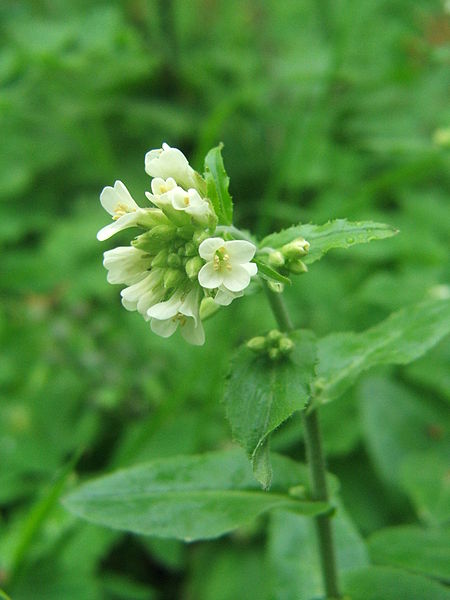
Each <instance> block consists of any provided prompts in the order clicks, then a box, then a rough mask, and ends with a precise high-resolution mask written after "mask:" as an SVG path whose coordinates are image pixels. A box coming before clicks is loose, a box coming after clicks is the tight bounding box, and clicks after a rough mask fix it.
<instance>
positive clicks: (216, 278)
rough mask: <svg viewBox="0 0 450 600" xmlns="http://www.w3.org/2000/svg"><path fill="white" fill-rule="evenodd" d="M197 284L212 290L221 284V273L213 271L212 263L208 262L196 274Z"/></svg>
mask: <svg viewBox="0 0 450 600" xmlns="http://www.w3.org/2000/svg"><path fill="white" fill-rule="evenodd" d="M198 282H199V283H200V285H201V286H202V287H204V288H206V289H209V290H212V289H213V288H216V287H219V285H221V284H222V282H223V273H221V272H220V271H216V270H215V269H214V266H213V263H212V262H208V263H206V265H203V267H202V268H201V269H200V271H199V273H198Z"/></svg>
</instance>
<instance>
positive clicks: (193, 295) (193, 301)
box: [179, 286, 201, 325]
mask: <svg viewBox="0 0 450 600" xmlns="http://www.w3.org/2000/svg"><path fill="white" fill-rule="evenodd" d="M200 296H201V288H200V287H199V286H195V288H193V289H192V290H191V291H190V292H189V293H188V295H187V296H186V298H185V299H184V301H183V304H182V305H181V306H180V308H179V312H180V313H181V314H182V315H185V316H186V317H192V318H193V319H194V323H195V325H197V323H198V320H199V310H200Z"/></svg>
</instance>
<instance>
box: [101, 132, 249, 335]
mask: <svg viewBox="0 0 450 600" xmlns="http://www.w3.org/2000/svg"><path fill="white" fill-rule="evenodd" d="M145 171H146V172H147V174H148V175H150V177H152V178H153V179H152V182H151V193H150V192H146V196H147V198H148V200H149V201H150V203H151V205H150V206H148V207H146V208H141V207H140V206H138V204H136V202H135V201H134V200H133V198H132V197H131V195H130V193H129V192H128V190H127V188H126V187H125V185H124V184H123V183H122V182H121V181H116V182H115V184H114V186H113V187H106V188H104V190H103V191H102V193H101V195H100V202H101V204H102V206H103V208H104V209H105V210H106V211H107V212H108V213H109V214H110V215H111V216H112V223H110V224H109V225H106V227H103V228H102V229H101V230H100V231H99V232H98V234H97V238H98V239H99V240H101V241H103V240H107V239H109V238H110V237H111V236H113V235H115V234H116V233H118V232H119V231H123V230H124V229H128V228H131V227H137V228H140V229H141V233H140V234H139V235H138V236H137V237H136V238H135V239H134V240H133V241H132V242H131V245H129V246H121V247H118V248H114V249H113V250H108V251H106V252H105V253H104V261H103V264H104V266H105V267H106V269H107V270H108V276H107V279H108V281H109V282H110V283H117V284H125V285H126V286H127V287H125V289H123V290H122V292H121V296H122V304H123V306H124V307H125V308H126V309H127V310H137V311H138V312H139V313H141V314H142V315H143V317H144V318H145V319H146V320H148V321H150V326H151V329H152V331H154V332H155V333H157V334H158V335H161V336H162V337H169V336H171V335H172V334H173V333H174V332H175V331H176V329H177V328H178V327H179V328H180V330H181V333H182V335H183V337H184V338H185V339H186V340H187V341H188V342H190V343H192V344H196V345H201V344H203V343H204V341H205V334H204V330H203V326H202V322H201V318H200V304H201V302H202V300H203V298H205V297H208V298H212V299H213V300H214V302H216V303H217V304H220V305H224V306H225V305H228V304H230V303H231V302H232V301H233V299H234V298H237V297H239V296H242V295H243V293H244V290H245V288H246V287H247V286H248V285H249V283H250V279H251V277H252V276H254V275H256V272H257V266H256V264H255V263H254V262H251V261H252V259H253V257H254V255H255V252H256V247H255V246H254V245H253V244H252V243H251V242H248V241H245V240H234V239H228V238H230V237H231V236H230V235H229V234H227V239H224V237H222V236H219V235H214V234H215V230H216V226H217V221H218V219H217V215H216V213H215V211H214V208H213V205H212V203H211V201H210V200H209V199H208V198H207V196H206V189H207V186H206V182H205V180H204V179H203V177H201V175H200V174H199V173H197V172H196V171H194V169H192V167H191V166H190V165H189V162H188V160H187V159H186V157H185V156H184V154H183V153H182V152H181V151H180V150H178V149H176V148H171V147H170V146H168V145H167V144H163V146H162V148H160V149H158V150H150V152H148V153H147V154H146V156H145Z"/></svg>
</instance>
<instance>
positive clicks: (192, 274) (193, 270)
mask: <svg viewBox="0 0 450 600" xmlns="http://www.w3.org/2000/svg"><path fill="white" fill-rule="evenodd" d="M204 264H205V263H204V261H203V260H202V259H201V258H200V256H193V257H192V258H190V259H189V260H188V261H187V262H186V265H185V267H184V268H185V271H186V275H187V276H188V277H189V279H191V280H194V279H197V276H198V273H199V271H200V269H201V268H202V267H203V265H204Z"/></svg>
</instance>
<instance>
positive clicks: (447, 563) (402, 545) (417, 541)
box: [368, 525, 450, 582]
mask: <svg viewBox="0 0 450 600" xmlns="http://www.w3.org/2000/svg"><path fill="white" fill-rule="evenodd" d="M368 545H369V552H370V557H371V559H372V561H373V562H374V563H378V564H381V565H389V566H392V567H402V568H404V569H409V570H411V571H416V572H418V573H422V574H424V575H429V576H430V577H436V578H437V579H441V580H443V581H446V582H449V581H450V560H449V559H450V529H448V528H446V529H444V528H441V529H423V528H421V527H416V526H411V525H406V526H403V527H390V528H389V529H382V530H381V531H377V532H376V533H374V534H373V535H372V536H371V537H370V538H369V541H368Z"/></svg>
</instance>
